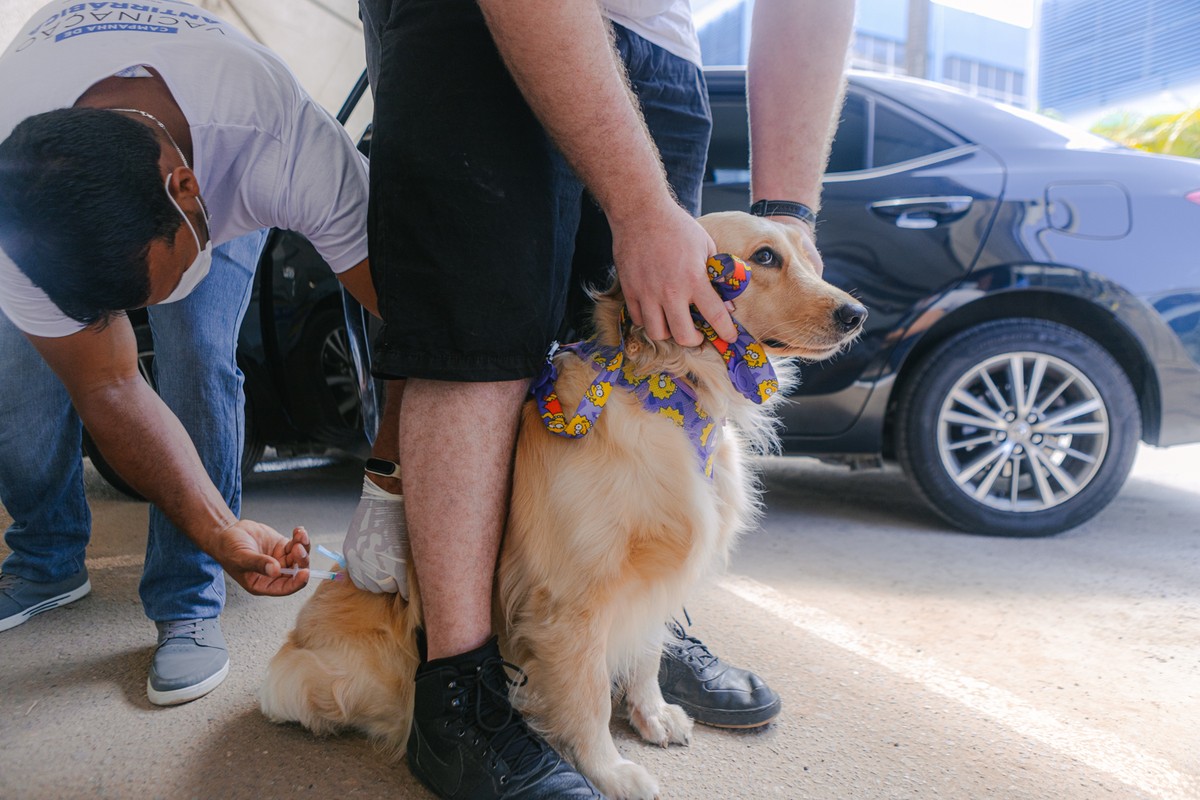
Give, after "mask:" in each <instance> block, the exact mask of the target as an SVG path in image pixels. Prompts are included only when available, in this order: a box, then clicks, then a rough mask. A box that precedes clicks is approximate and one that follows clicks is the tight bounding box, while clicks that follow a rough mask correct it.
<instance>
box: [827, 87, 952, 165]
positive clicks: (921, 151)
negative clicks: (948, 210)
mask: <svg viewBox="0 0 1200 800" xmlns="http://www.w3.org/2000/svg"><path fill="white" fill-rule="evenodd" d="M951 147H954V143H953V142H951V141H950V140H949V139H947V138H945V137H943V136H941V135H939V134H937V133H936V132H934V131H932V130H930V129H929V128H927V127H925V126H924V125H921V124H920V123H919V122H917V121H916V120H914V119H913V118H911V117H909V116H906V115H905V114H903V113H901V112H899V111H897V110H896V109H894V108H892V107H891V106H889V105H888V104H886V103H883V102H877V101H876V100H874V99H872V98H869V97H867V96H865V95H863V94H859V93H857V92H850V93H849V94H847V96H846V105H845V107H844V108H843V109H842V119H841V122H840V123H838V129H837V135H836V136H835V137H834V140H833V147H832V149H831V150H830V154H829V168H828V170H827V171H828V172H830V173H836V172H856V171H858V170H864V169H870V168H872V167H875V168H878V167H887V166H890V165H892V164H899V163H900V162H902V161H909V160H911V159H914V158H920V157H921V156H927V155H930V154H932V153H939V152H941V151H942V150H948V149H950V148H951Z"/></svg>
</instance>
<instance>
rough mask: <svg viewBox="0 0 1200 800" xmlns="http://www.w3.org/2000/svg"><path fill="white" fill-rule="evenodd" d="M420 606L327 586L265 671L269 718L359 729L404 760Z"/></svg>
mask: <svg viewBox="0 0 1200 800" xmlns="http://www.w3.org/2000/svg"><path fill="white" fill-rule="evenodd" d="M412 596H413V598H414V601H415V598H416V592H415V591H414V592H413V593H412ZM415 606H416V603H415V602H414V603H411V604H410V603H407V602H405V601H404V600H403V599H402V598H400V596H399V595H377V594H371V593H369V592H364V591H360V590H358V589H356V588H355V587H354V585H353V584H350V583H349V582H345V583H343V582H341V581H339V582H337V583H333V582H330V583H326V584H323V585H322V586H321V587H320V588H319V589H318V590H317V592H316V594H314V595H313V597H312V598H311V599H310V600H309V601H308V603H307V604H305V606H304V608H303V609H302V610H301V612H300V615H299V617H298V618H297V620H296V627H295V628H294V629H293V630H292V631H291V632H290V633H289V634H288V638H287V641H286V642H285V643H284V645H283V647H281V648H280V649H279V652H278V653H276V654H275V656H274V657H273V658H272V659H271V662H270V664H269V665H268V667H267V676H266V680H265V681H264V682H263V686H262V690H261V691H260V693H259V700H260V703H261V706H262V711H263V714H264V715H265V716H266V717H267V719H269V720H271V721H272V722H298V723H300V724H301V725H303V726H304V727H306V728H308V729H309V730H310V731H312V732H313V733H316V734H325V733H332V732H336V731H340V730H346V729H353V730H359V731H362V732H363V733H366V734H367V735H368V736H370V737H371V738H372V739H374V740H375V741H376V742H377V743H378V744H379V745H380V746H381V747H382V749H383V750H384V751H385V752H386V754H387V755H388V756H389V757H391V758H399V757H400V756H402V755H403V753H404V750H405V745H406V744H407V742H408V733H409V728H410V726H411V722H412V704H413V678H414V676H415V675H416V669H417V665H418V663H419V656H418V653H417V643H416V628H417V623H416V620H417V619H418V615H417V613H416V612H417V609H416V607H415Z"/></svg>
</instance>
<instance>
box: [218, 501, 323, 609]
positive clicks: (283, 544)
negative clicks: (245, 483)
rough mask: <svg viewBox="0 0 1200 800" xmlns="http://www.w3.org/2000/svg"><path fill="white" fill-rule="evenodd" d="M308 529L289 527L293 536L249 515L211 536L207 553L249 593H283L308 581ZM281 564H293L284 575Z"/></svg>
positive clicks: (279, 594) (287, 592)
mask: <svg viewBox="0 0 1200 800" xmlns="http://www.w3.org/2000/svg"><path fill="white" fill-rule="evenodd" d="M308 548H309V541H308V532H307V531H305V530H304V528H296V529H295V530H294V531H292V538H291V539H288V538H287V537H285V536H283V535H281V534H280V533H278V532H277V531H275V530H274V529H272V528H269V527H267V526H266V525H260V524H259V523H257V522H252V521H250V520H248V519H244V520H239V521H238V522H236V523H234V524H233V525H230V526H229V527H227V528H225V529H223V530H222V531H221V532H220V533H218V534H217V535H216V536H215V537H214V538H213V543H212V548H211V551H210V553H209V555H211V556H212V557H213V558H215V559H216V560H217V561H218V562H219V563H220V564H221V566H222V567H223V568H224V569H225V571H226V572H228V573H229V574H230V575H231V576H232V577H233V579H234V580H235V581H237V582H238V583H239V584H240V585H241V587H242V588H243V589H245V590H246V591H248V592H250V594H260V595H272V596H276V597H278V596H282V595H287V594H292V593H293V592H295V591H297V590H299V589H302V588H304V585H305V584H307V583H308ZM280 566H286V567H296V568H298V569H299V570H300V571H299V572H297V573H296V574H295V575H283V574H281V573H280V571H279V568H280Z"/></svg>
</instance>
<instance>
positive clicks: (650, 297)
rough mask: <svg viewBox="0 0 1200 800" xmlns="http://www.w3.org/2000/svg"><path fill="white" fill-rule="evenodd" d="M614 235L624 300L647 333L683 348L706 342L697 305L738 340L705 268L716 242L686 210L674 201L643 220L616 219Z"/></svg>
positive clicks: (715, 325) (725, 333) (719, 329)
mask: <svg viewBox="0 0 1200 800" xmlns="http://www.w3.org/2000/svg"><path fill="white" fill-rule="evenodd" d="M612 233H613V260H614V261H615V262H616V265H617V274H618V275H619V276H620V279H621V290H622V291H623V292H624V294H625V304H626V305H627V306H628V307H629V315H630V317H632V318H633V321H634V323H636V324H638V325H641V326H642V327H643V328H645V330H646V335H647V336H649V337H650V338H651V339H655V340H662V339H668V338H673V339H674V340H675V341H676V342H678V343H679V344H681V345H683V346H684V347H695V346H697V345H699V344H701V343H703V342H704V336H703V335H702V334H701V333H700V331H698V330H696V325H695V323H693V322H692V315H691V311H690V307H691V306H693V305H694V306H696V308H697V310H699V312H700V314H701V316H703V317H704V319H706V320H707V321H708V322H709V324H711V325H712V326H713V328H714V329H716V331H717V334H718V335H719V336H721V337H722V338H723V339H726V340H727V341H732V340H734V339H736V338H737V329H736V328H734V327H733V320H732V319H731V318H730V316H729V311H728V309H727V308H726V307H725V303H724V302H723V301H722V300H721V298H720V297H719V296H718V295H717V293H716V292H715V291H714V290H713V288H712V285H711V284H710V283H709V281H708V274H707V272H706V271H705V268H704V264H705V262H706V261H707V260H708V257H709V256H711V255H713V254H714V253H715V252H716V251H717V249H716V245H715V244H713V240H712V238H711V237H710V236H709V235H708V233H706V232H705V230H704V228H702V227H700V224H699V223H698V222H696V220H694V219H692V217H691V216H690V215H689V214H688V213H687V212H686V211H684V210H683V209H682V208H681V207H679V206H678V205H676V204H675V203H674V202H673V201H672V202H670V203H669V204H668V205H667V207H664V208H662V209H660V210H658V211H656V212H655V213H651V214H648V215H644V216H642V217H641V218H639V219H630V220H628V221H624V222H621V221H614V222H613V224H612Z"/></svg>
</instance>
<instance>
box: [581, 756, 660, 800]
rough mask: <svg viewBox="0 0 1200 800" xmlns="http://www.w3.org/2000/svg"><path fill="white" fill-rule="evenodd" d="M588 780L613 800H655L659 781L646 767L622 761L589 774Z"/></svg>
mask: <svg viewBox="0 0 1200 800" xmlns="http://www.w3.org/2000/svg"><path fill="white" fill-rule="evenodd" d="M588 778H590V779H591V781H592V783H594V784H595V785H596V788H597V789H599V790H600V791H601V792H602V793H603V794H604V796H605V797H609V798H612V800H655V798H657V797H658V781H656V780H654V776H653V775H651V774H650V773H649V772H648V771H647V770H646V768H645V767H643V766H642V765H641V764H635V763H633V762H632V761H628V760H626V759H621V760H620V761H617V762H615V763H614V764H613V765H612V766H609V767H605V768H604V769H601V770H593V771H591V772H589V774H588Z"/></svg>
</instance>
